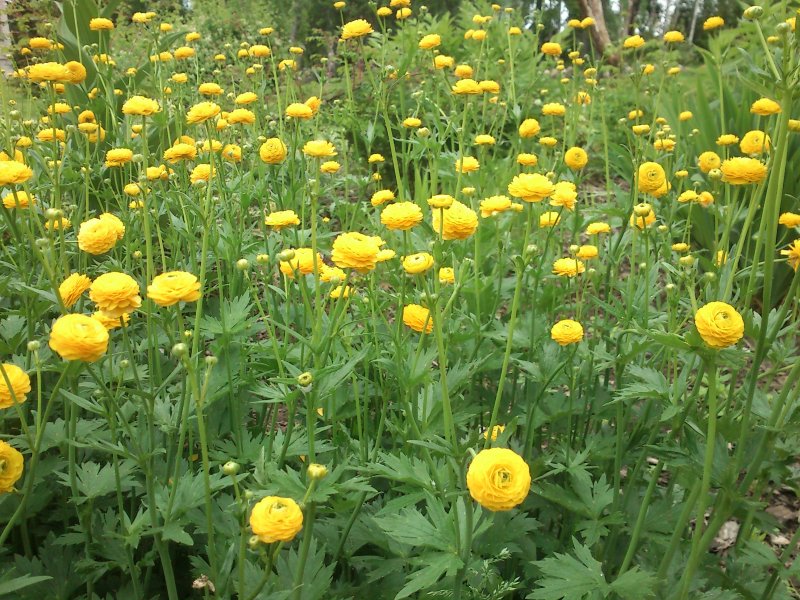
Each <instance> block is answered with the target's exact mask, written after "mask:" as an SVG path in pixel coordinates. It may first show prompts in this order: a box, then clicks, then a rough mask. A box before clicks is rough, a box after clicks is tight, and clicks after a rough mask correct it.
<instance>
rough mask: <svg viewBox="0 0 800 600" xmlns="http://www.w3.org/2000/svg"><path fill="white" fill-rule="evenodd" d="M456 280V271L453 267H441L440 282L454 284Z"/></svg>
mask: <svg viewBox="0 0 800 600" xmlns="http://www.w3.org/2000/svg"><path fill="white" fill-rule="evenodd" d="M455 282H456V273H455V271H453V267H441V268H440V269H439V283H443V284H452V283H455Z"/></svg>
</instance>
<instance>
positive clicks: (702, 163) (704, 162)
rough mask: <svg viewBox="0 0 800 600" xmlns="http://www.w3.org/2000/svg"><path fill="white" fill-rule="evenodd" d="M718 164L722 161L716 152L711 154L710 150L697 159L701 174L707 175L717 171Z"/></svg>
mask: <svg viewBox="0 0 800 600" xmlns="http://www.w3.org/2000/svg"><path fill="white" fill-rule="evenodd" d="M720 164H722V159H720V157H719V155H718V154H717V153H716V152H711V151H710V150H709V151H707V152H703V153H702V154H701V155H700V156H698V157H697V165H698V166H699V167H700V170H701V171H702V172H703V173H708V172H709V171H711V170H712V169H719V166H720Z"/></svg>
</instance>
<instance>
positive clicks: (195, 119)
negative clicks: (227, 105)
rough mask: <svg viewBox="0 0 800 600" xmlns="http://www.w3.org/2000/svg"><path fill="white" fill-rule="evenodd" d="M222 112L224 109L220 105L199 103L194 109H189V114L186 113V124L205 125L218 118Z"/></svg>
mask: <svg viewBox="0 0 800 600" xmlns="http://www.w3.org/2000/svg"><path fill="white" fill-rule="evenodd" d="M221 110H222V109H221V108H220V107H219V105H218V104H214V103H213V102H199V103H197V104H195V105H194V106H192V108H190V109H189V112H188V113H186V122H187V123H188V124H189V125H196V124H198V123H204V122H205V121H208V120H209V119H213V118H214V117H216V116H217V115H218V114H219V113H220V111H221Z"/></svg>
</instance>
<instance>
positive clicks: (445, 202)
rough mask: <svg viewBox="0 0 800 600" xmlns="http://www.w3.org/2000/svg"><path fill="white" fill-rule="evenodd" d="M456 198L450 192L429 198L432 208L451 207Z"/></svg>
mask: <svg viewBox="0 0 800 600" xmlns="http://www.w3.org/2000/svg"><path fill="white" fill-rule="evenodd" d="M455 201H456V199H455V198H453V197H452V196H450V195H448V194H436V195H435V196H432V197H430V198H428V206H430V207H431V208H450V207H451V206H452V205H453V202H455Z"/></svg>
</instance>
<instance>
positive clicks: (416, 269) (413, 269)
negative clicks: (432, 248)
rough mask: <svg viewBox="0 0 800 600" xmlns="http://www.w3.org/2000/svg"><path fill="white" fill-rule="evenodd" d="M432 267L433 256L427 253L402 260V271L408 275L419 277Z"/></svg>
mask: <svg viewBox="0 0 800 600" xmlns="http://www.w3.org/2000/svg"><path fill="white" fill-rule="evenodd" d="M431 267H433V256H431V255H430V254H428V253H427V252H418V253H417V254H411V255H409V256H406V257H405V258H404V259H403V270H404V271H405V272H406V273H408V274H409V275H419V274H420V273H424V272H425V271H427V270H428V269H430V268H431Z"/></svg>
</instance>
